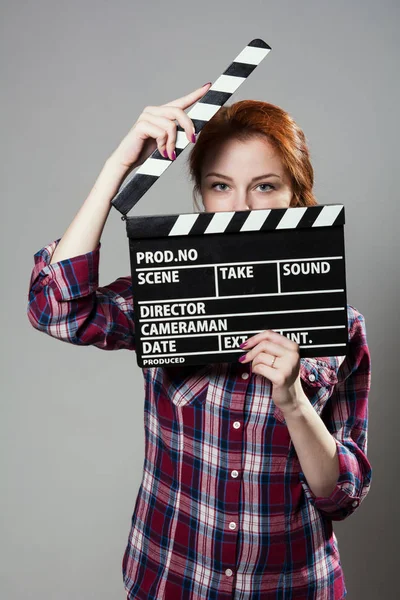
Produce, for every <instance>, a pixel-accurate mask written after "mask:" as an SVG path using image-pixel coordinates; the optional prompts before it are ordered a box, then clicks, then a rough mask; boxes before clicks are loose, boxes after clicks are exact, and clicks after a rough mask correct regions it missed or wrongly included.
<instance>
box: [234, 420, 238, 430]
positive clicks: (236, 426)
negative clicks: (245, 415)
mask: <svg viewBox="0 0 400 600" xmlns="http://www.w3.org/2000/svg"><path fill="white" fill-rule="evenodd" d="M233 426H234V428H235V429H239V427H240V423H239V421H235V422H234V424H233Z"/></svg>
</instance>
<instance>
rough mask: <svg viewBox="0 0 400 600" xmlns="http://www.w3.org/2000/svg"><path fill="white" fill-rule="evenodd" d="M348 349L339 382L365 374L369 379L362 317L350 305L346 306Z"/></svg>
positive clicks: (368, 358)
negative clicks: (354, 375)
mask: <svg viewBox="0 0 400 600" xmlns="http://www.w3.org/2000/svg"><path fill="white" fill-rule="evenodd" d="M347 318H348V334H349V335H348V348H347V353H346V356H345V359H344V360H343V362H342V363H341V365H340V369H339V373H338V375H339V380H341V379H342V380H344V379H347V378H348V377H349V376H350V375H353V374H355V373H356V372H357V373H358V374H365V375H366V376H368V377H369V373H370V370H371V358H370V352H369V348H368V342H367V331H366V325H365V317H364V315H363V314H362V313H361V312H360V311H359V310H357V308H356V307H355V306H353V305H352V304H348V305H347Z"/></svg>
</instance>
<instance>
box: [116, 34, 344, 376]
mask: <svg viewBox="0 0 400 600" xmlns="http://www.w3.org/2000/svg"><path fill="white" fill-rule="evenodd" d="M269 50H270V47H269V46H268V44H266V43H265V42H264V41H263V40H259V39H257V40H253V41H252V42H250V44H248V45H247V46H246V47H245V49H244V50H243V51H242V52H241V53H240V54H239V55H238V56H237V57H236V58H235V60H234V62H233V63H232V64H231V65H230V66H229V67H228V69H226V71H224V73H223V74H222V75H221V77H220V78H219V79H217V80H216V82H215V83H214V84H213V85H212V86H211V88H210V89H209V91H208V92H207V93H206V94H205V95H204V96H203V97H202V98H201V99H200V100H199V101H198V102H197V104H196V105H195V106H193V107H192V108H191V110H190V111H189V112H188V115H189V116H190V117H191V118H192V120H193V123H194V125H195V129H196V131H197V132H198V131H200V130H201V129H202V127H203V126H204V125H205V123H206V122H207V121H208V120H210V119H211V118H212V116H213V115H214V114H215V113H216V112H217V110H218V109H219V108H220V107H221V106H223V104H225V102H226V101H227V100H228V99H229V97H230V96H231V95H232V94H233V92H234V91H235V90H236V89H237V88H238V87H239V85H241V83H242V82H243V81H244V80H245V79H246V78H247V76H248V75H249V74H250V73H251V72H252V70H254V68H255V67H256V66H257V65H258V64H259V63H260V62H261V60H262V59H263V58H264V57H265V56H266V55H267V53H268V52H269ZM177 128H178V135H177V144H176V152H177V156H178V153H179V152H181V151H182V150H183V149H184V147H185V146H186V145H187V144H188V143H189V142H188V139H187V138H186V135H185V133H182V129H181V130H179V125H178V126H177ZM171 162H172V161H170V160H169V159H166V158H164V157H163V156H162V155H161V154H160V153H159V152H158V150H155V151H154V152H153V153H152V155H151V156H150V157H149V158H148V159H147V160H145V161H144V162H143V164H142V165H141V166H140V167H139V169H138V170H137V171H136V172H135V173H134V174H133V175H132V176H131V177H128V180H125V181H124V182H123V184H122V185H121V187H120V189H119V191H118V193H117V194H116V196H115V197H114V198H113V200H112V204H113V205H114V206H115V208H117V210H119V211H120V212H121V213H122V214H123V216H122V217H121V218H122V219H123V220H124V221H125V222H126V233H127V236H128V238H129V253H130V263H131V274H132V293H133V303H134V306H133V308H134V319H135V333H136V356H137V362H138V365H139V366H140V367H155V366H177V365H185V366H186V365H197V364H198V365H201V364H207V363H213V362H214V363H215V362H236V361H237V359H238V355H239V354H243V350H242V349H241V348H240V347H239V346H240V344H241V343H242V342H243V341H245V340H246V339H247V338H248V337H251V336H253V335H255V334H256V333H258V332H260V331H264V330H266V329H273V330H275V331H278V332H279V333H281V334H282V335H286V336H287V337H288V338H289V339H291V340H293V341H295V342H297V343H298V344H299V348H300V356H302V357H318V356H336V355H345V354H346V351H347V344H348V322H347V299H346V273H345V248H344V222H345V219H344V206H343V205H342V204H325V205H316V206H309V207H290V208H274V209H257V210H245V211H219V212H208V213H184V214H175V215H170V214H167V215H156V216H153V215H152V216H146V215H144V216H133V215H132V214H129V213H130V211H131V209H132V207H133V206H134V205H135V204H136V203H137V202H138V201H139V200H140V198H141V197H142V196H143V195H144V194H145V193H146V191H147V190H148V189H149V188H150V187H151V186H152V185H153V184H154V183H155V181H157V179H158V178H159V177H160V175H161V174H162V173H163V172H164V171H165V169H166V168H167V167H168V166H169V165H170V163H171Z"/></svg>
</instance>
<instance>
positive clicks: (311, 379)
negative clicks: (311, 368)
mask: <svg viewBox="0 0 400 600" xmlns="http://www.w3.org/2000/svg"><path fill="white" fill-rule="evenodd" d="M308 379H309V380H310V381H315V375H314V373H310V374H309V376H308Z"/></svg>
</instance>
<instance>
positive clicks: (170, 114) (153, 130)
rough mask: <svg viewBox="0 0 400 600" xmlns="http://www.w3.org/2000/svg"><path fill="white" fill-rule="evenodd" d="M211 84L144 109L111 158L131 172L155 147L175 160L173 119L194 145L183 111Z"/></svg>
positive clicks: (186, 117) (190, 122)
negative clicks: (165, 102)
mask: <svg viewBox="0 0 400 600" xmlns="http://www.w3.org/2000/svg"><path fill="white" fill-rule="evenodd" d="M210 84H211V82H209V83H206V84H205V85H203V86H202V87H201V88H198V89H197V90H194V91H193V92H190V93H189V94H187V95H186V96H182V98H177V99H176V100H172V101H171V102H167V104H162V105H161V106H146V108H145V109H144V110H143V112H142V113H141V115H140V116H139V118H138V120H137V121H136V123H135V124H134V125H133V127H132V128H131V129H130V131H129V132H128V134H127V135H126V136H125V137H124V138H123V140H122V141H121V143H120V144H119V146H118V147H117V149H116V150H114V152H113V153H112V155H111V157H110V158H111V159H112V160H113V161H116V162H117V163H118V164H120V165H121V166H123V167H125V168H127V169H129V170H130V171H131V170H132V169H134V168H135V167H138V166H139V165H141V164H142V163H143V162H144V161H145V160H146V159H147V158H148V157H149V156H150V155H151V154H152V152H154V150H155V149H156V148H158V151H159V152H160V153H161V154H162V155H163V156H165V158H169V159H170V160H175V158H176V154H175V153H174V150H175V143H176V135H177V126H176V124H175V120H176V121H178V123H179V125H180V126H181V127H182V128H183V129H184V130H185V133H186V135H187V138H188V140H189V142H193V143H194V142H195V141H196V140H195V137H194V134H195V129H194V125H193V121H192V120H191V118H190V117H188V115H187V114H186V113H185V112H184V109H185V108H189V106H192V104H194V103H195V102H197V101H198V100H199V99H200V98H201V97H202V96H204V94H205V93H206V92H207V91H208V89H209V87H210Z"/></svg>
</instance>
